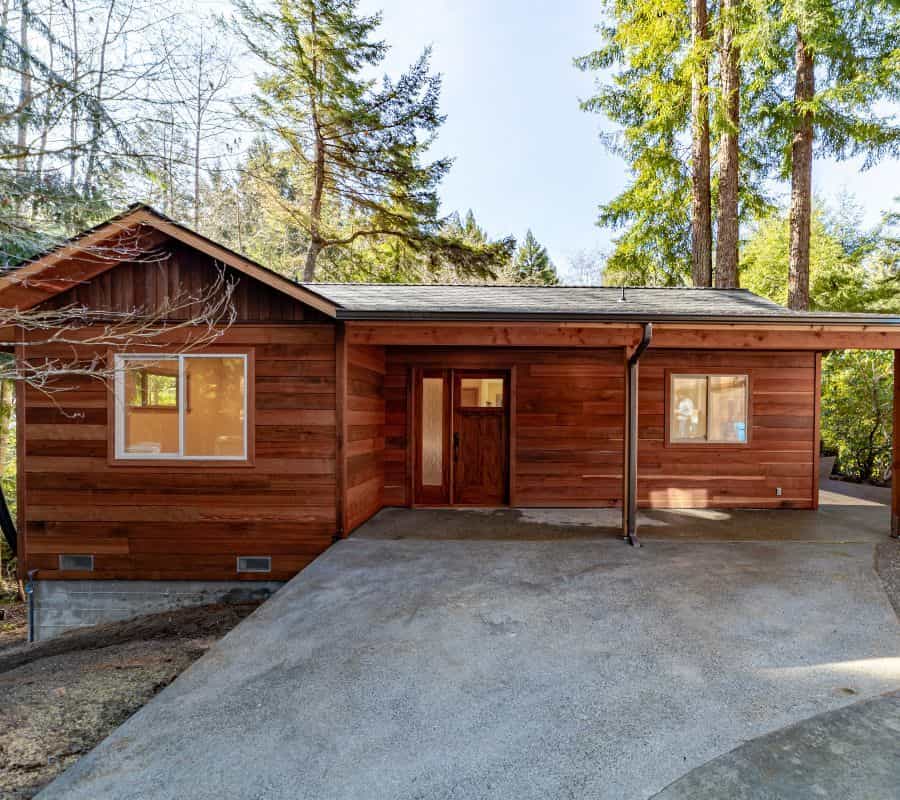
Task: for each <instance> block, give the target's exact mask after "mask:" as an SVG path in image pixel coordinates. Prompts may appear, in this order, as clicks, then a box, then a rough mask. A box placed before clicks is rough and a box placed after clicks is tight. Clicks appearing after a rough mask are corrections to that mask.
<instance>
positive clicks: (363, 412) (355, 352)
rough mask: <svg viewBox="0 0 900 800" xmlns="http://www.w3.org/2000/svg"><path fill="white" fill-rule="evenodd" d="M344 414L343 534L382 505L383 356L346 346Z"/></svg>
mask: <svg viewBox="0 0 900 800" xmlns="http://www.w3.org/2000/svg"><path fill="white" fill-rule="evenodd" d="M346 360H347V368H346V371H347V375H346V408H345V410H344V461H345V467H344V469H345V476H346V477H345V481H346V482H345V489H344V518H345V524H346V529H345V533H349V532H351V531H352V530H353V529H354V528H357V527H359V525H361V524H362V523H363V522H365V521H366V520H367V519H368V518H369V517H371V516H372V515H373V514H375V513H376V512H377V511H379V510H380V509H381V508H382V506H383V505H384V485H385V467H384V451H385V371H386V369H385V353H384V348H382V347H369V346H365V345H348V346H347V351H346Z"/></svg>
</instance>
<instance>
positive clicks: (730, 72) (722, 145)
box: [715, 0, 741, 289]
mask: <svg viewBox="0 0 900 800" xmlns="http://www.w3.org/2000/svg"><path fill="white" fill-rule="evenodd" d="M740 10H741V2H740V0H721V8H720V10H719V28H720V32H719V37H720V45H719V96H720V97H719V105H720V116H721V129H722V134H721V136H720V139H719V213H718V218H717V221H716V233H717V237H716V238H717V241H716V275H715V285H716V287H718V288H719V289H733V288H734V287H736V286H737V285H738V245H739V242H740V216H739V210H738V203H739V192H740V172H739V170H740V164H739V136H740V130H741V128H740V113H741V51H740V46H739V44H738V41H737V40H738V29H739V24H740V17H739V14H740Z"/></svg>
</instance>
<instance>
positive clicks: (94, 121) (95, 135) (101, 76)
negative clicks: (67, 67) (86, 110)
mask: <svg viewBox="0 0 900 800" xmlns="http://www.w3.org/2000/svg"><path fill="white" fill-rule="evenodd" d="M115 7H116V0H112V2H111V3H110V4H109V10H108V11H107V14H106V27H105V28H104V30H103V40H102V41H101V43H100V63H99V66H98V71H97V96H96V97H94V98H93V106H92V110H91V147H90V150H89V151H88V158H87V166H86V167H85V170H84V180H83V182H82V188H81V194H82V196H83V197H84V198H87V197H88V195H89V193H90V191H91V182H92V181H93V179H94V168H95V166H96V163H97V155H98V153H99V151H100V135H101V130H100V129H101V115H102V105H103V83H104V80H105V78H106V50H107V47H108V46H109V28H110V25H111V24H112V17H113V10H114V9H115Z"/></svg>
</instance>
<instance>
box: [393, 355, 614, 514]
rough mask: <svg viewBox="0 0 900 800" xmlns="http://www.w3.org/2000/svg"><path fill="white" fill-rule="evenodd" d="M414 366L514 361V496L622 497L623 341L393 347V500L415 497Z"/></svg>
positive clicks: (520, 500)
mask: <svg viewBox="0 0 900 800" xmlns="http://www.w3.org/2000/svg"><path fill="white" fill-rule="evenodd" d="M413 366H418V367H456V368H459V369H511V368H515V384H516V385H515V387H514V388H513V393H514V395H515V399H514V401H513V402H514V404H515V405H514V414H513V415H512V417H513V419H512V420H511V424H512V428H511V431H510V433H511V437H510V438H511V443H514V444H512V447H513V452H512V453H511V464H510V466H511V474H510V482H511V486H510V490H511V495H512V502H513V504H514V505H516V506H520V507H523V508H524V507H532V508H541V507H567V506H569V507H591V506H614V505H621V502H622V464H623V455H624V454H623V446H624V435H625V430H624V417H623V409H624V404H625V373H624V368H623V361H622V350H621V349H603V350H593V349H586V348H578V349H577V350H559V349H531V348H518V347H510V348H478V349H476V348H388V354H387V376H386V381H385V385H386V390H385V395H386V405H387V414H386V418H387V424H386V427H385V437H386V452H385V464H386V467H385V484H386V485H385V504H387V505H408V504H409V503H410V496H409V493H410V472H409V471H410V469H411V464H410V456H409V455H408V453H409V452H411V450H410V448H409V437H410V431H411V421H410V419H409V405H410V396H411V393H410V388H409V376H410V374H411V372H410V370H411V368H412V367H413Z"/></svg>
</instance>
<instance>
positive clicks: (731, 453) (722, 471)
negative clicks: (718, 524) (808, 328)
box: [638, 346, 818, 508]
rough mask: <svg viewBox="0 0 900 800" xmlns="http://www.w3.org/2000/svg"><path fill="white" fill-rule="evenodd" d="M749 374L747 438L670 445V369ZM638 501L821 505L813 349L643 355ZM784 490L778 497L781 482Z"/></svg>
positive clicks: (663, 504)
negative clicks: (818, 497)
mask: <svg viewBox="0 0 900 800" xmlns="http://www.w3.org/2000/svg"><path fill="white" fill-rule="evenodd" d="M716 371H719V372H734V373H740V374H747V375H749V376H750V416H749V419H748V424H749V426H750V427H749V442H748V443H747V444H746V445H718V446H717V445H678V444H674V445H669V446H668V447H667V446H666V444H665V425H666V380H667V378H666V375H667V374H668V372H676V373H697V374H704V373H706V372H710V373H715V372H716ZM639 386H640V389H639V392H640V409H639V434H638V435H639V442H640V444H639V451H638V502H639V504H640V505H641V506H651V507H654V508H716V507H719V508H814V507H815V499H816V498H815V494H814V477H813V473H814V471H815V470H817V469H818V465H817V463H816V446H817V442H816V441H815V440H816V436H815V421H816V398H817V396H818V385H817V376H816V354H815V353H812V352H783V351H779V352H762V351H747V350H743V351H696V350H694V351H687V350H685V351H682V350H653V348H652V346H651V348H650V349H649V350H647V352H646V353H644V355H643V357H642V358H641V361H640V383H639ZM778 486H780V487H781V488H782V490H783V495H782V497H776V496H775V489H776V487H778Z"/></svg>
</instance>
